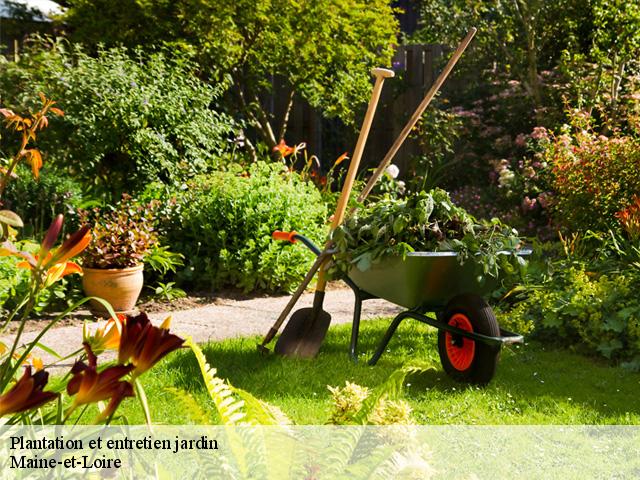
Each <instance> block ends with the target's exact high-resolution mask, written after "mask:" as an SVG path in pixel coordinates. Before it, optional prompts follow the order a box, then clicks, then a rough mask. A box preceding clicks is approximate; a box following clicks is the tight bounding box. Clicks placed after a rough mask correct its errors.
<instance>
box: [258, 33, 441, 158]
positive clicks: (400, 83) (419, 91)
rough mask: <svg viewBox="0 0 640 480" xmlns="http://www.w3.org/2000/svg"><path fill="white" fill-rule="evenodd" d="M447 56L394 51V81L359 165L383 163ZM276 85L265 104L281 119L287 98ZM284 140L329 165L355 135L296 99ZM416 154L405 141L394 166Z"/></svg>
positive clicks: (410, 48)
mask: <svg viewBox="0 0 640 480" xmlns="http://www.w3.org/2000/svg"><path fill="white" fill-rule="evenodd" d="M447 51H448V49H447V47H444V46H441V45H406V46H405V45H403V46H400V47H399V48H398V50H397V51H396V53H395V55H394V57H393V69H394V70H395V71H396V78H393V79H388V80H387V81H386V83H385V86H384V89H383V93H382V96H381V99H380V102H379V104H378V111H377V112H376V116H375V119H374V122H373V125H372V128H371V133H370V135H369V139H368V141H367V146H366V148H365V152H364V156H363V159H362V162H363V166H374V165H376V164H377V163H378V162H379V161H380V160H381V159H382V157H383V156H384V154H385V153H386V152H387V150H388V149H389V147H390V146H391V144H392V143H393V141H394V140H395V138H396V137H397V136H398V134H399V133H400V131H401V130H402V128H403V127H404V126H405V124H406V122H407V120H408V119H409V117H410V116H411V114H412V113H413V112H414V111H415V109H416V107H417V106H418V104H419V103H420V102H421V100H422V99H423V97H424V95H425V93H426V92H427V90H428V89H429V87H430V86H431V84H432V83H433V81H434V80H435V78H436V76H437V74H438V73H439V69H440V67H441V66H442V63H443V59H442V58H441V57H442V56H443V55H444V53H446V52H447ZM275 83H276V84H275V85H274V94H273V96H271V97H270V98H269V100H268V101H269V109H270V111H271V113H273V114H274V115H275V116H276V118H281V116H282V112H283V110H284V109H285V104H286V100H287V98H288V95H287V92H286V90H285V88H284V87H282V86H281V85H278V84H277V83H278V82H275ZM358 128H359V125H358ZM286 139H287V141H288V142H289V143H298V142H301V141H304V142H306V143H307V145H308V148H309V151H310V152H311V153H314V154H316V155H318V156H319V157H320V158H321V161H323V163H325V164H326V165H330V163H331V162H332V161H333V160H334V159H335V158H337V157H338V156H339V155H340V154H342V153H343V152H346V151H348V152H352V151H353V148H354V146H355V141H356V135H355V134H354V133H353V132H351V129H349V128H346V127H344V126H343V125H342V123H341V122H340V121H339V120H335V119H325V118H323V117H322V115H320V114H319V113H318V112H316V111H315V110H314V109H313V108H312V107H310V106H309V105H308V104H307V103H306V102H304V101H303V100H300V99H299V98H296V102H295V104H294V108H293V111H292V112H291V117H290V122H289V128H288V129H287V134H286ZM415 153H416V148H415V145H414V144H413V143H412V142H411V140H408V141H407V142H406V144H405V145H404V146H403V147H402V148H401V149H400V151H399V152H398V155H397V157H396V158H395V159H394V163H395V164H396V165H398V166H399V167H400V168H401V169H403V168H404V167H406V166H407V163H408V161H409V160H410V158H411V156H412V155H414V154H415Z"/></svg>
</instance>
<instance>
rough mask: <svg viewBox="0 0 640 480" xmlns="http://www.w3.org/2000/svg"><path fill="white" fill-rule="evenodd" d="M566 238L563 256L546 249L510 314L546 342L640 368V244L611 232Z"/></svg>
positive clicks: (551, 246)
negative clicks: (529, 326) (639, 292)
mask: <svg viewBox="0 0 640 480" xmlns="http://www.w3.org/2000/svg"><path fill="white" fill-rule="evenodd" d="M561 240H562V241H561V243H560V250H561V251H562V252H561V253H560V252H559V251H558V244H557V243H556V244H555V245H554V244H545V245H543V246H541V248H540V249H539V250H540V253H539V254H538V260H537V261H535V260H532V262H531V263H530V268H529V269H528V272H527V276H526V281H525V285H524V287H520V288H518V289H516V290H514V292H517V291H518V290H519V291H521V292H523V293H524V295H523V294H522V293H516V295H515V297H520V300H521V301H520V302H519V303H516V304H515V307H514V308H513V309H511V311H509V312H508V313H507V314H506V316H507V317H509V320H510V321H511V322H514V323H516V324H524V325H533V326H534V328H535V331H534V334H535V335H537V336H540V337H542V338H545V339H547V338H551V339H552V340H554V341H557V342H560V343H563V344H567V345H570V346H571V347H572V348H576V349H578V350H582V351H583V352H585V353H591V354H599V355H602V356H604V357H606V358H609V359H613V360H617V361H622V362H624V364H625V365H626V366H629V367H631V368H635V369H640V298H638V295H637V292H638V289H639V288H640V248H639V247H640V245H638V244H637V242H636V243H635V244H634V243H633V242H632V241H628V240H625V238H624V237H623V236H621V235H615V234H613V233H612V232H609V233H607V234H597V233H593V232H590V233H588V234H584V235H582V234H573V235H571V236H566V237H564V236H561ZM554 250H555V251H554ZM514 292H512V293H514Z"/></svg>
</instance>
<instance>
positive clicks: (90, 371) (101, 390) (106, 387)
mask: <svg viewBox="0 0 640 480" xmlns="http://www.w3.org/2000/svg"><path fill="white" fill-rule="evenodd" d="M83 345H84V348H85V350H86V352H87V358H88V360H89V365H87V364H85V363H84V362H80V361H78V362H76V363H75V365H74V366H73V368H72V369H71V373H72V374H73V377H72V378H71V380H69V383H68V384H67V393H68V394H69V395H75V398H74V399H73V404H72V405H71V408H72V409H73V408H75V407H77V406H79V405H85V404H87V403H94V402H100V401H102V400H107V399H111V400H110V401H109V404H108V405H107V408H106V409H105V410H104V411H103V412H102V413H101V415H100V417H99V418H100V419H105V418H108V417H110V416H111V414H113V412H115V411H116V409H117V408H118V406H119V405H120V402H122V400H123V399H124V398H125V397H133V396H134V395H133V386H132V385H131V384H130V383H129V382H126V381H123V380H121V378H122V377H124V376H125V375H127V374H129V373H130V372H131V370H133V368H134V367H133V365H115V366H113V367H108V368H106V369H104V370H103V371H101V372H100V373H98V371H97V357H96V356H95V354H94V353H93V351H92V350H91V347H90V346H89V344H88V343H84V344H83Z"/></svg>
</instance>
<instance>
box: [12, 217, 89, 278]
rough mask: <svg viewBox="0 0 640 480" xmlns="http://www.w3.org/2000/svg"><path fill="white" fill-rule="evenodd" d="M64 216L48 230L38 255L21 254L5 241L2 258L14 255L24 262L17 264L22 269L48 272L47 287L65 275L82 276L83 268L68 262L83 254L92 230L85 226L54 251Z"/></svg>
mask: <svg viewBox="0 0 640 480" xmlns="http://www.w3.org/2000/svg"><path fill="white" fill-rule="evenodd" d="M62 220H63V217H62V215H58V216H57V217H56V218H55V219H54V220H53V222H51V226H50V227H49V229H48V230H47V233H46V235H45V238H44V240H43V241H42V244H41V245H40V250H39V252H38V254H37V255H32V254H30V253H29V252H21V251H18V249H17V248H16V247H15V245H13V244H12V243H11V242H9V241H5V242H4V243H3V244H2V246H1V247H0V256H7V255H13V256H16V257H21V258H23V259H24V261H22V262H19V263H18V264H17V266H18V267H20V268H28V269H30V270H33V269H36V270H38V271H39V272H41V271H44V270H46V277H45V281H44V285H45V287H49V286H51V285H52V284H53V283H55V282H57V281H58V280H60V279H61V278H62V277H64V276H65V275H70V274H72V273H79V274H82V268H80V266H79V265H78V264H76V263H74V262H70V261H68V260H69V259H71V258H72V257H75V256H76V255H78V254H79V253H80V252H82V251H83V250H84V249H85V248H87V245H89V242H90V241H91V230H90V229H89V227H88V226H86V225H85V226H83V227H82V228H80V230H78V231H77V232H76V233H74V234H73V235H71V236H70V237H69V238H67V239H66V240H65V241H64V242H63V243H62V245H61V246H60V247H58V248H57V249H55V250H52V248H53V245H54V244H55V242H56V240H57V239H58V235H59V234H60V230H61V229H62Z"/></svg>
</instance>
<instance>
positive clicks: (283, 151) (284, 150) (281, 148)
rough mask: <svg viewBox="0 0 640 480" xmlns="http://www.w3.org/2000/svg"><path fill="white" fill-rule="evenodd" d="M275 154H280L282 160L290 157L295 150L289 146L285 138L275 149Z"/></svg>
mask: <svg viewBox="0 0 640 480" xmlns="http://www.w3.org/2000/svg"><path fill="white" fill-rule="evenodd" d="M273 151H274V152H280V155H282V158H285V157H288V156H289V155H291V154H292V153H293V152H294V148H293V147H290V146H289V145H287V144H286V143H285V141H284V138H283V139H282V140H280V143H279V144H278V145H276V146H275V147H273Z"/></svg>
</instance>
